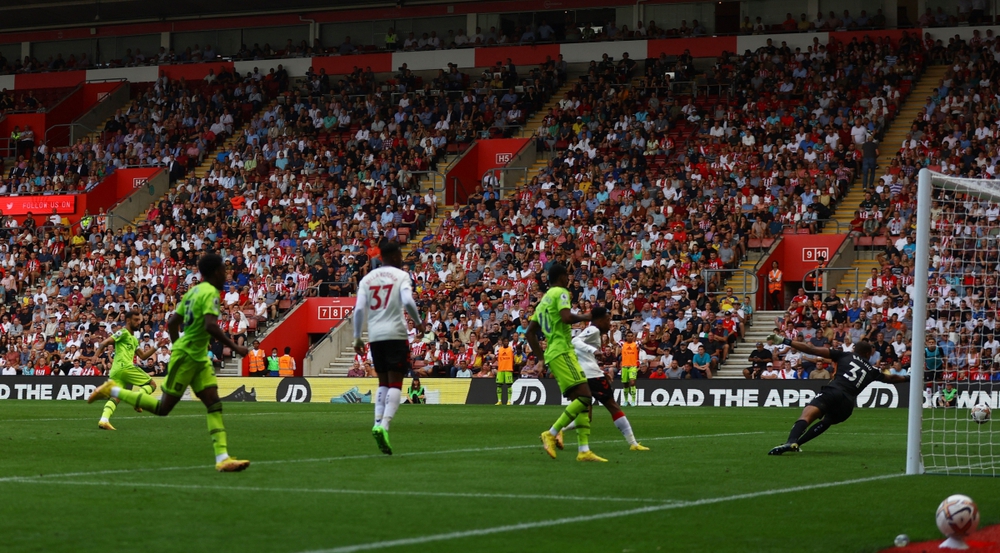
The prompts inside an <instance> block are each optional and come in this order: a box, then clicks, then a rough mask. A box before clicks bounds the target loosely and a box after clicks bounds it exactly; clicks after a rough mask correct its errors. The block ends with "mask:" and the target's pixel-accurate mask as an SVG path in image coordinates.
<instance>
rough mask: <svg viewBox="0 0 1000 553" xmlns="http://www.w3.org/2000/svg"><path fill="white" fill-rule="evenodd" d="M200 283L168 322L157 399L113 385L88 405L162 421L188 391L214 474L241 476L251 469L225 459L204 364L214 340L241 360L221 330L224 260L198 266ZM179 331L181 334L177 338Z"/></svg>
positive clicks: (212, 385) (212, 258)
mask: <svg viewBox="0 0 1000 553" xmlns="http://www.w3.org/2000/svg"><path fill="white" fill-rule="evenodd" d="M198 271H199V272H200V273H201V278H202V281H201V283H199V284H197V285H195V286H193V287H191V289H189V290H188V291H187V292H186V293H185V294H184V297H182V298H181V301H180V303H179V304H177V311H176V312H174V313H173V314H172V315H171V316H170V319H169V320H168V321H167V330H168V331H169V332H170V340H171V341H172V342H173V344H174V347H173V349H172V350H171V352H170V364H169V365H168V366H167V377H166V379H164V381H163V395H162V396H160V399H154V398H153V396H151V395H149V394H146V393H144V392H142V391H135V390H126V389H125V388H123V387H122V386H119V385H118V384H117V383H116V382H115V381H114V380H108V381H107V382H105V383H104V384H101V385H100V386H99V387H98V388H97V389H96V390H94V392H93V393H92V394H90V397H89V398H87V403H93V402H95V401H97V400H101V399H108V398H117V399H120V400H122V401H124V402H125V403H128V404H129V405H132V406H135V407H141V408H142V409H143V411H146V412H149V413H153V414H154V415H157V416H160V417H165V416H167V415H169V414H170V411H172V410H173V408H174V407H175V406H176V405H177V403H178V402H180V400H181V397H182V396H184V392H185V391H186V390H187V388H188V386H190V387H191V390H192V391H193V392H194V394H195V395H196V396H198V399H200V400H201V402H202V403H204V404H205V408H206V410H207V411H208V416H207V418H208V433H209V435H210V436H211V437H212V446H213V448H214V449H215V470H217V471H219V472H239V471H241V470H244V469H246V468H247V467H248V466H250V461H243V460H238V459H234V458H232V457H230V456H229V451H228V446H227V443H226V428H225V426H224V425H223V424H222V401H221V400H220V399H219V382H218V380H216V378H215V369H214V367H212V362H211V361H210V360H209V358H208V345H209V342H210V341H211V340H212V339H213V338H214V339H216V340H218V341H219V342H221V343H222V345H223V346H226V347H228V348H229V349H231V350H233V351H234V352H235V353H236V355H239V356H241V357H245V356H246V355H247V353H249V352H248V351H247V348H246V346H241V345H239V344H237V343H235V342H233V340H232V339H231V338H230V337H229V336H227V335H226V333H225V332H223V331H222V329H221V328H220V327H219V314H220V311H219V293H220V291H221V290H222V287H223V286H224V285H225V284H226V276H227V275H226V266H225V264H224V263H223V261H222V257H220V256H219V255H217V254H214V253H207V254H205V255H203V256H202V257H201V259H199V260H198ZM181 329H183V330H184V334H183V335H181Z"/></svg>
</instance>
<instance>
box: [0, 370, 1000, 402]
mask: <svg viewBox="0 0 1000 553" xmlns="http://www.w3.org/2000/svg"><path fill="white" fill-rule="evenodd" d="M155 380H157V381H158V383H159V381H160V379H155ZM102 382H104V379H103V378H93V377H32V376H23V377H21V376H5V377H0V400H11V399H15V400H48V401H51V400H57V401H61V400H85V399H87V396H89V395H90V393H91V392H93V391H94V389H95V388H97V386H99V385H100V384H101V383H102ZM421 382H422V383H423V386H424V390H425V396H426V399H427V403H431V404H435V403H436V404H450V405H493V404H494V403H496V384H495V383H494V382H493V380H492V379H478V378H475V379H465V378H424V379H422V381H421ZM615 384H616V386H617V384H618V383H617V382H616V383H615ZM636 384H637V387H638V403H639V405H640V406H648V407H803V406H805V405H806V404H808V403H809V402H810V401H812V399H813V398H814V397H816V394H818V393H819V389H820V387H821V386H822V385H823V383H822V382H816V381H812V380H776V381H774V380H772V381H763V380H729V381H725V380H713V381H694V382H693V381H690V380H683V381H682V380H639V381H638V382H637V383H636ZM409 385H410V380H409V379H406V380H405V381H404V382H403V387H404V392H405V391H406V388H407V387H408V386H409ZM908 388H909V385H908V384H883V383H879V382H876V383H875V384H872V385H871V386H869V387H868V388H867V389H865V391H864V392H862V393H861V395H859V396H858V407H873V408H874V407H877V408H888V409H894V408H906V407H908V406H909V400H908V398H909V395H908V392H907V390H908ZM957 388H958V397H957V401H956V407H958V408H960V409H961V408H966V409H967V408H970V407H972V406H973V405H976V404H979V403H985V404H987V405H989V406H990V408H991V409H1000V383H983V384H979V383H972V384H969V383H966V384H958V385H957ZM377 389H378V380H377V379H375V378H329V377H328V378H299V377H296V378H246V377H237V378H219V396H220V397H221V398H222V400H223V401H247V402H254V401H271V402H273V401H277V402H282V403H371V401H372V397H373V395H374V393H375V391H376V390H377ZM511 392H512V395H513V398H514V404H515V405H566V404H568V402H567V401H566V399H565V398H564V397H563V396H562V394H560V393H559V386H558V385H557V384H556V382H555V380H551V379H540V380H539V379H528V378H523V379H519V380H516V381H514V384H513V386H512V387H511ZM615 398H616V399H617V400H618V401H621V389H620V388H616V389H615ZM184 399H188V400H196V399H197V398H195V397H194V396H193V395H192V394H191V392H190V390H189V391H188V392H187V393H186V394H185V397H184ZM934 399H935V396H932V395H931V394H930V393H927V394H925V396H924V407H931V406H932V404H933V402H934Z"/></svg>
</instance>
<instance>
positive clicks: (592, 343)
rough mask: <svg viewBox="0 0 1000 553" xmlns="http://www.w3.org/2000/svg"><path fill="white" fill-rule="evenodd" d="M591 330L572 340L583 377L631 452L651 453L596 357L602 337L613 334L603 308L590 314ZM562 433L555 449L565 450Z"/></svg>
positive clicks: (572, 425)
mask: <svg viewBox="0 0 1000 553" xmlns="http://www.w3.org/2000/svg"><path fill="white" fill-rule="evenodd" d="M590 316H591V319H590V326H588V327H587V328H585V329H583V331H582V332H580V333H579V334H577V335H576V337H575V338H573V349H574V350H576V358H577V360H579V361H580V368H582V369H583V375H584V376H585V377H587V384H589V385H590V393H591V395H593V396H594V399H596V400H598V401H600V402H601V404H602V405H604V407H606V408H607V409H608V412H609V413H611V420H613V421H614V423H615V426H616V427H617V428H618V430H620V431H621V433H622V435H623V436H625V441H627V442H628V445H629V449H630V450H632V451H649V448H648V447H646V446H644V445H642V444H640V443H639V442H638V441H636V439H635V435H633V434H632V425H631V424H629V422H628V417H626V416H625V412H624V411H622V408H621V406H619V405H618V402H617V401H615V394H614V389H613V388H612V387H611V378H610V377H609V376H608V375H607V373H605V372H604V371H603V370H601V365H600V363H599V361H598V358H597V354H598V353H599V352H600V351H601V337H602V336H604V335H605V334H607V333H608V331H609V330H611V314H610V313H608V310H607V309H606V308H604V307H600V306H598V307H595V308H593V309H592V310H591V311H590ZM591 409H593V406H591ZM575 425H576V421H573V422H571V423H569V425H568V426H567V427H566V428H564V429H563V430H569V429H571V428H573V427H574V426H575ZM562 443H563V439H562V432H560V433H559V436H558V437H557V439H556V445H557V446H559V449H562Z"/></svg>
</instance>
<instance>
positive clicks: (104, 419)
mask: <svg viewBox="0 0 1000 553" xmlns="http://www.w3.org/2000/svg"><path fill="white" fill-rule="evenodd" d="M101 422H110V421H108V417H101Z"/></svg>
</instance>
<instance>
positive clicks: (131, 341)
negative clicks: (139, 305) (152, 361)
mask: <svg viewBox="0 0 1000 553" xmlns="http://www.w3.org/2000/svg"><path fill="white" fill-rule="evenodd" d="M140 328H142V313H139V312H138V311H134V310H133V311H129V312H128V313H126V314H125V327H124V328H121V329H119V330H118V331H117V332H115V333H114V334H112V335H111V336H109V337H108V339H107V340H104V341H103V342H101V343H100V345H98V346H97V353H98V354H100V352H102V351H104V348H106V347H108V346H111V345H114V346H115V356H114V359H113V360H112V361H111V372H109V373H108V378H110V379H111V380H113V381H114V382H115V383H116V384H117V385H119V386H121V387H123V388H133V387H134V388H135V389H136V390H140V391H142V392H143V393H146V394H151V393H153V390H155V389H156V382H153V379H152V378H150V377H149V375H148V374H146V372H145V371H143V370H142V369H140V368H138V367H136V366H135V365H134V364H133V361H134V360H135V357H136V356H137V355H138V356H139V359H149V357H150V356H151V355H153V354H154V353H156V350H157V348H159V347H160V346H165V345H166V344H167V341H166V340H161V341H160V342H158V343H157V344H156V347H152V348H146V349H145V350H142V351H136V350H137V349H138V348H139V340H138V339H136V337H135V333H136V332H138V331H139V329H140ZM118 401H119V400H118V399H116V398H112V399H109V400H108V402H107V403H105V404H104V412H103V413H101V420H100V421H99V422H98V423H97V427H98V428H100V429H101V430H114V429H115V427H114V426H111V421H110V420H109V419H111V415H113V414H115V409H117V408H118ZM135 410H136V411H139V412H142V409H141V408H139V407H136V409H135Z"/></svg>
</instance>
